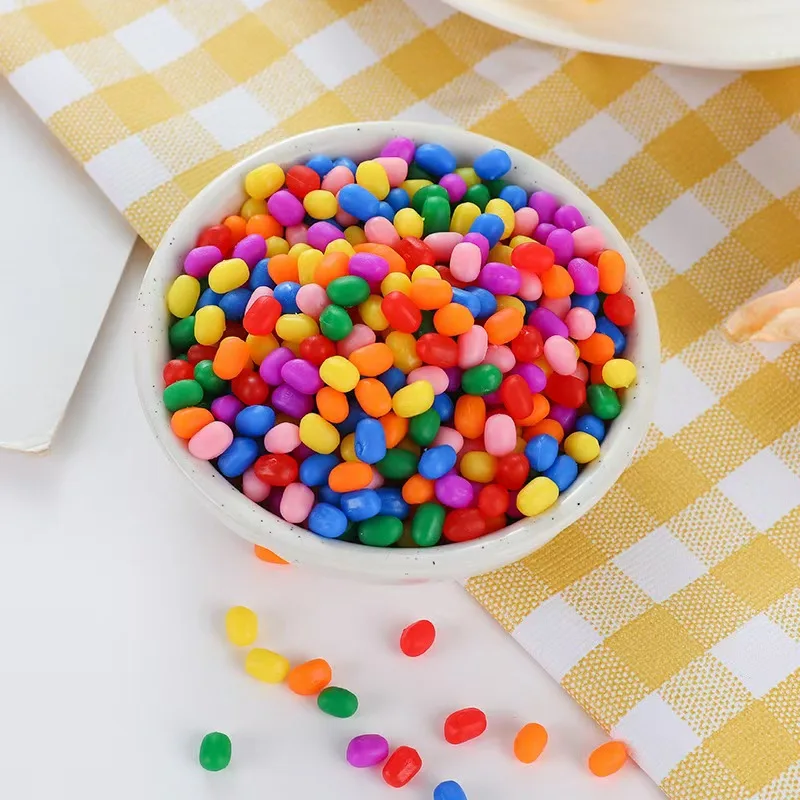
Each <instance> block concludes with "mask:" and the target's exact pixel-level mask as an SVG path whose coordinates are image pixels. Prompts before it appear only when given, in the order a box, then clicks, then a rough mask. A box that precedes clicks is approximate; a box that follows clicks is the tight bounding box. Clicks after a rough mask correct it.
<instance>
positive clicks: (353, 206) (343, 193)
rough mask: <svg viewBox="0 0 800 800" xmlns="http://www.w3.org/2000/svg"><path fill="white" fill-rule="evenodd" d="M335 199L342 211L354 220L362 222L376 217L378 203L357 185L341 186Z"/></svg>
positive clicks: (369, 193)
mask: <svg viewBox="0 0 800 800" xmlns="http://www.w3.org/2000/svg"><path fill="white" fill-rule="evenodd" d="M337 197H338V198H339V206H340V207H341V209H342V211H346V212H347V213H348V214H351V215H352V216H354V217H355V218H356V219H360V220H362V221H363V220H368V219H371V218H372V217H375V216H377V215H378V209H379V207H380V201H379V200H378V198H377V197H375V195H374V194H372V193H371V192H370V191H368V190H367V189H365V188H364V187H363V186H359V185H358V184H357V183H349V184H347V186H342V188H341V189H339V194H338V195H337Z"/></svg>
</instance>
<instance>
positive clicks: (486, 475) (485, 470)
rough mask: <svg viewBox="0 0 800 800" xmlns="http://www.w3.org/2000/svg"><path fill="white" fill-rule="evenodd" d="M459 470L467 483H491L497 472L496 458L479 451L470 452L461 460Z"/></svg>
mask: <svg viewBox="0 0 800 800" xmlns="http://www.w3.org/2000/svg"><path fill="white" fill-rule="evenodd" d="M459 470H460V472H461V474H462V475H463V476H464V477H465V478H466V479H467V480H468V481H477V482H478V483H491V482H492V481H493V480H494V476H495V473H496V472H497V458H495V456H493V455H490V454H489V453H484V452H482V451H480V450H472V451H470V452H469V453H466V454H465V455H464V456H463V458H462V459H461V463H460V464H459Z"/></svg>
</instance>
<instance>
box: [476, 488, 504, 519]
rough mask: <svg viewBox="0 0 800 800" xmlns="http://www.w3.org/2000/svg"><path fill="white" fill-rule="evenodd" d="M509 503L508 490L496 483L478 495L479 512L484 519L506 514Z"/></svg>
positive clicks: (483, 489)
mask: <svg viewBox="0 0 800 800" xmlns="http://www.w3.org/2000/svg"><path fill="white" fill-rule="evenodd" d="M509 503H510V498H509V495H508V489H506V488H505V487H503V486H500V485H499V484H496V483H490V484H488V485H487V486H484V487H483V488H482V489H481V490H480V492H479V493H478V511H480V512H481V514H483V516H484V517H496V516H499V515H501V514H505V513H506V511H508V506H509ZM504 523H505V520H504Z"/></svg>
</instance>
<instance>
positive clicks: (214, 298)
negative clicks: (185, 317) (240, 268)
mask: <svg viewBox="0 0 800 800" xmlns="http://www.w3.org/2000/svg"><path fill="white" fill-rule="evenodd" d="M220 300H222V295H221V294H217V293H216V292H215V291H212V290H211V289H206V290H205V291H204V292H203V293H202V294H201V295H200V297H199V299H198V301H197V305H196V306H195V312H197V311H199V310H200V309H201V308H205V307H206V306H218V305H219V301H220Z"/></svg>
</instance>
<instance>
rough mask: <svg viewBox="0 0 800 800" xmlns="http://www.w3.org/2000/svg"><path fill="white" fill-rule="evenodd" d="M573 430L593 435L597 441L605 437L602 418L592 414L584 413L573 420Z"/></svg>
mask: <svg viewBox="0 0 800 800" xmlns="http://www.w3.org/2000/svg"><path fill="white" fill-rule="evenodd" d="M575 430H576V431H582V432H583V433H588V434H589V436H594V438H595V439H597V441H598V442H602V441H603V439H605V438H606V426H605V423H604V422H603V420H601V419H600V418H599V417H596V416H595V415H594V414H584V415H583V416H582V417H578V419H577V420H576V421H575Z"/></svg>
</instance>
